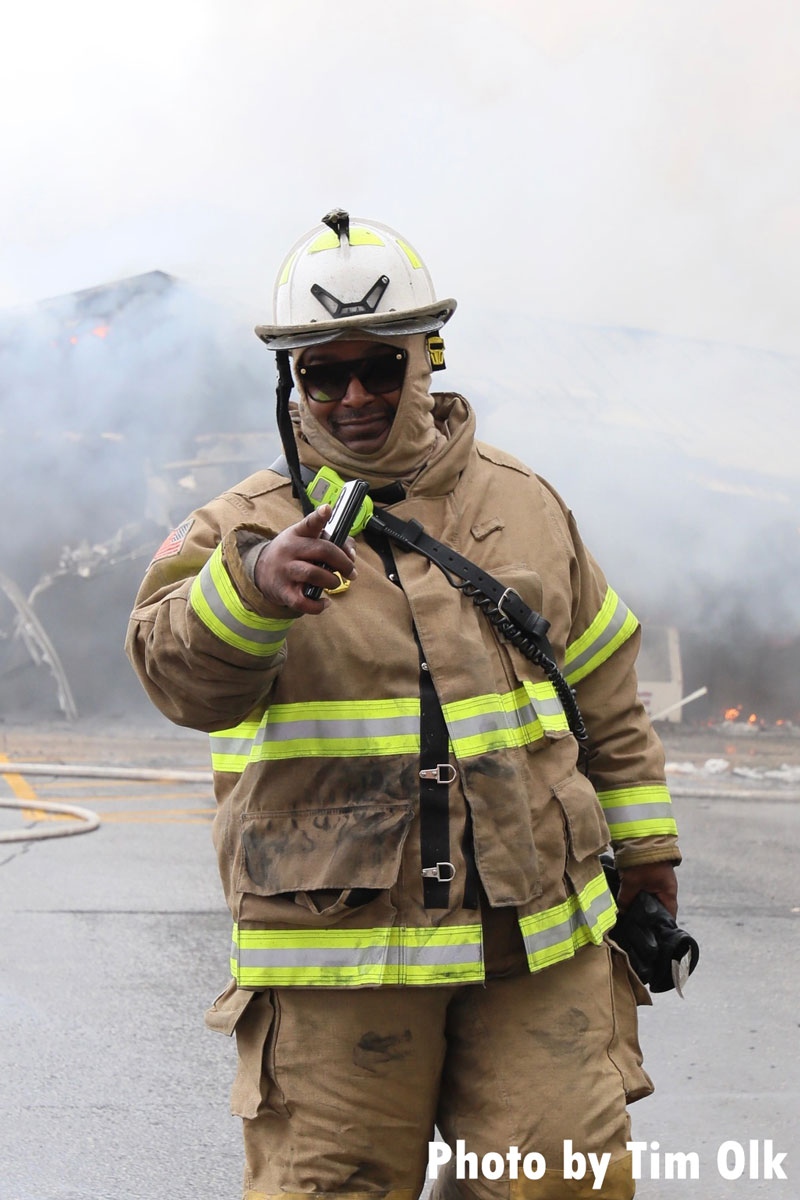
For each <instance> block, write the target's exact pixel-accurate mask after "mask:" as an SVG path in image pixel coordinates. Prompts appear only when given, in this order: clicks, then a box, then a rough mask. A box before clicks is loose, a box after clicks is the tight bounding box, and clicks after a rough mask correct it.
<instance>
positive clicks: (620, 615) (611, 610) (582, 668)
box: [564, 588, 639, 683]
mask: <svg viewBox="0 0 800 1200" xmlns="http://www.w3.org/2000/svg"><path fill="white" fill-rule="evenodd" d="M638 624H639V622H638V621H637V619H636V617H635V616H634V615H633V613H632V612H631V610H630V609H629V608H628V606H627V605H626V604H624V603H623V601H622V600H620V598H619V596H618V595H617V593H616V592H615V591H614V590H613V588H609V589H608V591H607V592H606V597H605V600H604V601H603V604H602V607H601V609H600V612H599V613H598V614H597V616H596V617H595V619H594V620H593V621H592V623H591V625H590V626H589V628H588V629H586V630H585V631H584V632H583V633H582V634H581V636H580V637H579V638H578V639H577V640H576V641H574V642H572V643H571V644H570V645H569V646H567V652H566V654H565V656H564V675H565V677H566V680H567V682H568V683H577V682H578V681H579V680H581V679H584V678H585V677H586V676H587V675H590V674H591V673H592V671H594V670H595V669H596V668H597V667H599V666H600V664H601V663H604V662H605V661H606V659H608V658H610V657H611V655H612V654H613V653H614V651H615V650H616V649H618V647H620V646H621V645H622V644H623V642H627V640H628V638H629V637H630V636H631V634H632V633H634V632H635V630H636V628H637V626H638Z"/></svg>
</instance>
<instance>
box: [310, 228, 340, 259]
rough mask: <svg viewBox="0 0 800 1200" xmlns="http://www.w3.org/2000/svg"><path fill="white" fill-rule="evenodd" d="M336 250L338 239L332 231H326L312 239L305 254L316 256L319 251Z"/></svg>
mask: <svg viewBox="0 0 800 1200" xmlns="http://www.w3.org/2000/svg"><path fill="white" fill-rule="evenodd" d="M338 248H339V238H338V237H337V235H336V234H335V233H334V232H333V230H332V229H326V230H325V232H324V233H321V234H320V235H319V237H317V238H315V239H314V241H313V242H312V243H311V245H310V246H309V247H308V249H307V250H306V254H318V253H319V252H320V250H338Z"/></svg>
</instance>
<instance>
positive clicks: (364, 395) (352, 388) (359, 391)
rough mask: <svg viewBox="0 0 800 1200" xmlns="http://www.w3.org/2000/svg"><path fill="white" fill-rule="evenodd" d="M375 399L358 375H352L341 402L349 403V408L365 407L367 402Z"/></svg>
mask: <svg viewBox="0 0 800 1200" xmlns="http://www.w3.org/2000/svg"><path fill="white" fill-rule="evenodd" d="M373 399H374V396H373V395H372V393H371V392H368V391H367V390H366V388H365V387H364V385H363V383H362V382H361V380H360V379H359V378H358V376H357V375H351V376H350V382H349V383H348V385H347V391H346V392H345V394H344V395H343V396H342V400H341V403H342V404H346V405H348V407H349V408H363V406H364V405H365V404H370V403H371V402H372V400H373Z"/></svg>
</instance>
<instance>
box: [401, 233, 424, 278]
mask: <svg viewBox="0 0 800 1200" xmlns="http://www.w3.org/2000/svg"><path fill="white" fill-rule="evenodd" d="M397 244H398V246H399V247H400V249H401V250H402V251H403V253H404V254H405V256H406V258H407V259H408V261H409V262H410V263H411V265H412V267H413V268H414V270H415V271H418V270H419V268H420V267H421V266H422V262H421V261H420V259H419V257H418V255H417V254H416V253H415V251H414V250H412V249H411V247H410V246H409V244H408V242H404V241H403V239H402V238H398V239H397Z"/></svg>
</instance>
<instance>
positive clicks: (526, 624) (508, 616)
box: [271, 457, 589, 771]
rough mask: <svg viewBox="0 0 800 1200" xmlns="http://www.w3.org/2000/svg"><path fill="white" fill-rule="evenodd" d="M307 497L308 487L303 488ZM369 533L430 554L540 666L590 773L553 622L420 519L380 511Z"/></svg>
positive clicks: (282, 467)
mask: <svg viewBox="0 0 800 1200" xmlns="http://www.w3.org/2000/svg"><path fill="white" fill-rule="evenodd" d="M271 470H273V471H275V472H277V473H278V474H280V475H285V474H286V473H287V463H286V459H285V458H283V457H281V458H279V459H277V460H276V461H275V462H274V463H273V464H272V467H271ZM299 470H300V473H301V475H302V478H303V480H304V481H306V482H308V481H309V480H310V479H312V478H313V476H314V472H313V471H310V470H309V468H308V467H300V468H299ZM303 496H304V497H305V498H306V500H308V497H306V496H305V489H303ZM367 528H368V529H372V530H374V531H375V532H377V533H383V534H384V535H385V536H386V537H389V538H391V539H392V541H393V542H397V544H398V545H400V546H403V547H404V548H405V549H406V550H416V551H417V553H418V554H424V555H425V557H426V558H428V559H430V561H431V562H432V563H434V564H435V565H436V566H437V567H439V569H440V570H441V571H442V572H443V573H444V575H445V578H446V579H447V580H448V582H449V583H450V584H451V585H452V586H453V587H455V588H458V589H459V590H460V591H462V592H463V593H464V595H465V596H467V597H468V598H469V599H470V600H471V601H472V603H473V604H474V605H475V606H476V607H477V608H480V609H481V611H482V612H483V613H484V614H485V615H486V617H487V618H488V619H489V620H490V621H491V623H492V624H493V625H494V626H495V628H496V629H497V631H498V632H499V633H500V634H502V636H503V637H504V638H506V640H507V641H509V642H511V644H512V646H516V647H517V649H518V650H520V651H521V652H522V654H524V655H525V657H526V658H527V659H529V660H530V661H531V662H532V663H534V664H535V665H536V666H537V667H540V668H541V670H542V671H543V672H544V675H545V676H546V678H547V679H548V680H549V681H550V683H551V684H552V685H553V688H554V690H555V693H556V695H557V696H558V698H559V700H560V701H561V705H562V707H563V709H564V712H565V714H566V718H567V722H568V724H569V727H570V729H571V731H572V733H573V734H574V735H575V738H576V739H577V741H578V742H579V743H580V744H581V755H582V760H583V761H582V763H581V766H582V768H583V770H584V771H586V770H587V767H588V763H587V761H586V753H587V743H588V740H589V735H588V733H587V732H586V726H585V725H584V723H583V717H582V716H581V711H580V709H579V707H578V702H577V700H576V698H575V693H574V691H573V690H572V688H571V687H570V686H569V684H568V683H567V681H566V679H565V678H564V676H563V675H562V673H561V672H560V671H559V669H558V666H557V665H556V661H555V655H554V654H553V649H552V647H551V645H550V643H549V641H548V640H547V631H548V629H549V628H550V622H549V621H548V620H546V618H545V617H543V616H541V614H540V613H537V612H534V610H533V609H532V608H530V607H529V606H528V605H527V604H526V603H525V601H524V600H523V599H522V597H521V596H520V595H518V594H517V592H515V591H514V589H513V588H509V587H506V586H505V584H503V583H501V582H500V581H499V580H498V579H495V578H494V576H493V575H489V574H487V572H485V571H482V570H481V569H480V567H478V566H477V565H476V564H475V563H474V562H471V561H470V559H468V558H465V557H464V556H463V554H458V553H457V551H455V550H452V549H451V548H450V547H449V546H445V545H444V543H443V542H438V541H437V540H436V538H432V537H431V536H430V534H427V533H426V532H425V530H424V529H423V527H422V525H420V523H419V521H413V520H412V521H403V520H401V519H400V518H399V517H396V516H395V515H394V514H393V513H389V512H387V511H386V509H384V508H376V509H374V511H373V514H372V517H371V518H370V522H369V525H368V527H367ZM452 575H455V576H456V577H457V578H458V579H460V580H461V583H455V582H454V581H453V579H452V578H451V576H452Z"/></svg>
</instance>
